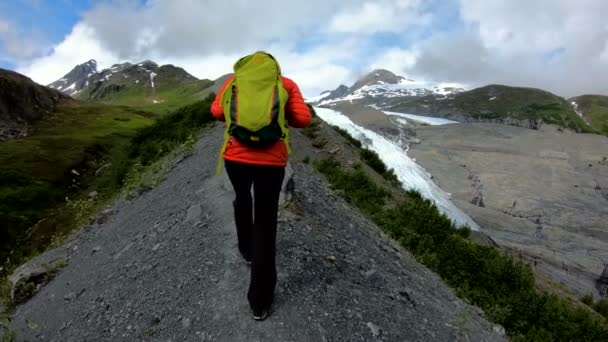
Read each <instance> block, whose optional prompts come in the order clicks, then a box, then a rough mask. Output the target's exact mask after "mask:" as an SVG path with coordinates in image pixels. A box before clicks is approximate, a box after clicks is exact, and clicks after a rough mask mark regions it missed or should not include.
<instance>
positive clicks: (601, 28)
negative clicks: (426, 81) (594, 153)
mask: <svg viewBox="0 0 608 342" xmlns="http://www.w3.org/2000/svg"><path fill="white" fill-rule="evenodd" d="M606 11H608V2H605V1H591V0H581V1H578V2H572V1H568V0H537V1H513V0H492V1H488V0H462V2H461V20H462V21H463V23H464V24H465V26H466V29H465V30H461V31H456V32H447V33H446V32H442V33H435V34H433V35H432V36H431V37H430V38H427V39H426V40H424V41H419V42H417V43H416V44H414V45H413V46H412V47H411V48H410V50H411V51H415V53H416V55H417V59H416V62H415V63H414V65H412V66H411V67H410V68H407V69H408V71H409V72H411V73H415V74H419V75H421V76H422V77H428V78H432V79H434V80H437V81H453V82H462V83H468V84H474V85H484V84H489V83H502V84H509V85H516V86H533V87H539V88H543V89H546V90H549V91H553V92H555V93H557V94H560V95H562V96H574V95H580V94H583V93H604V94H606V93H608V73H606V70H608V25H606V23H605V19H604V17H603V13H606Z"/></svg>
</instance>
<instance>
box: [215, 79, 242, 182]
mask: <svg viewBox="0 0 608 342" xmlns="http://www.w3.org/2000/svg"><path fill="white" fill-rule="evenodd" d="M235 83H236V82H235V79H232V81H230V84H228V86H226V88H225V90H224V93H223V94H222V104H223V106H224V120H225V121H226V129H225V130H224V143H223V144H222V148H221V149H220V154H219V157H218V162H217V170H216V173H217V175H218V176H219V175H221V174H222V169H223V168H224V153H226V148H227V147H228V142H229V141H230V137H231V134H230V132H231V130H232V129H233V128H234V126H235V125H236V115H237V108H236V93H235V92H234V86H235Z"/></svg>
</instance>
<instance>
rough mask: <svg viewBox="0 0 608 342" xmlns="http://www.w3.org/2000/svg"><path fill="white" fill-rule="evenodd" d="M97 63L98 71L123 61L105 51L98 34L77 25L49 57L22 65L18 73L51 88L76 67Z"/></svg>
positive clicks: (83, 25) (84, 26) (88, 28)
mask: <svg viewBox="0 0 608 342" xmlns="http://www.w3.org/2000/svg"><path fill="white" fill-rule="evenodd" d="M90 59H95V60H97V62H98V65H99V67H107V66H110V65H111V64H113V63H117V62H119V61H120V59H119V58H118V56H117V55H116V54H113V53H112V52H109V51H108V50H106V49H104V48H103V47H102V46H101V45H100V44H99V42H98V39H97V37H96V35H95V31H94V30H93V29H92V28H91V27H89V26H87V25H85V24H82V23H81V24H78V25H76V26H75V27H74V29H73V30H72V32H71V33H70V34H69V35H68V36H67V37H66V38H65V39H64V40H63V42H61V43H60V44H58V45H57V46H55V48H54V49H53V51H52V52H51V53H50V54H49V55H48V56H44V57H40V58H36V59H34V60H33V61H32V62H29V63H27V64H25V65H20V66H18V68H17V71H18V72H20V73H22V74H25V75H28V76H30V77H31V78H32V79H33V80H34V81H36V82H38V83H40V84H49V83H52V82H53V81H56V80H57V79H59V78H60V77H61V76H63V75H65V74H66V73H67V72H68V71H70V70H71V69H72V68H73V67H74V66H76V65H77V64H81V63H83V62H86V61H88V60H90Z"/></svg>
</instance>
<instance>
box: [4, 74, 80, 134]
mask: <svg viewBox="0 0 608 342" xmlns="http://www.w3.org/2000/svg"><path fill="white" fill-rule="evenodd" d="M67 100H69V97H68V96H66V95H64V94H62V93H61V92H59V91H56V90H53V89H50V88H47V87H44V86H41V85H39V84H37V83H35V82H34V81H32V80H31V79H30V78H28V77H26V76H23V75H21V74H19V73H16V72H14V71H10V70H4V69H0V140H6V139H10V138H15V137H21V136H24V135H27V134H28V130H29V127H30V126H31V125H32V124H33V123H34V122H36V121H37V120H39V119H41V118H42V117H43V116H45V115H47V114H50V113H52V112H53V111H54V110H55V108H56V107H57V105H58V104H59V103H61V102H63V101H67Z"/></svg>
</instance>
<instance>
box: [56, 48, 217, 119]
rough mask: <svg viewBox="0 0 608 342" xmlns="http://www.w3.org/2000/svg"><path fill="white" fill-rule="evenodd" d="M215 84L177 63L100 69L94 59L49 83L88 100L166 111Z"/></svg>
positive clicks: (183, 103) (119, 65)
mask: <svg viewBox="0 0 608 342" xmlns="http://www.w3.org/2000/svg"><path fill="white" fill-rule="evenodd" d="M212 84H213V82H212V81H209V80H199V79H197V78H196V77H194V76H192V75H190V74H189V73H188V72H186V71H185V70H184V69H182V68H180V67H176V66H174V65H162V66H159V65H158V64H156V63H154V62H152V61H144V62H141V63H138V64H131V63H128V62H127V63H122V64H115V65H113V66H112V67H110V68H108V69H104V70H101V71H98V70H97V62H95V60H91V61H89V62H87V63H83V64H80V65H78V66H76V67H75V68H74V69H73V70H72V71H70V72H69V73H68V74H66V75H65V76H64V77H63V78H61V79H60V80H57V81H55V82H53V83H51V84H50V85H49V86H50V87H53V88H54V89H57V90H60V91H62V92H64V93H66V94H69V95H70V96H72V97H74V98H76V99H80V100H84V101H93V102H101V103H105V104H113V105H125V106H132V107H138V108H140V109H144V110H146V111H150V112H154V113H159V114H165V113H166V112H168V111H172V110H175V109H177V108H179V107H181V106H184V105H187V104H189V103H192V102H194V101H196V100H198V99H200V98H202V97H204V96H203V95H202V92H203V91H204V90H205V89H207V88H208V87H209V86H211V85H212Z"/></svg>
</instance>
